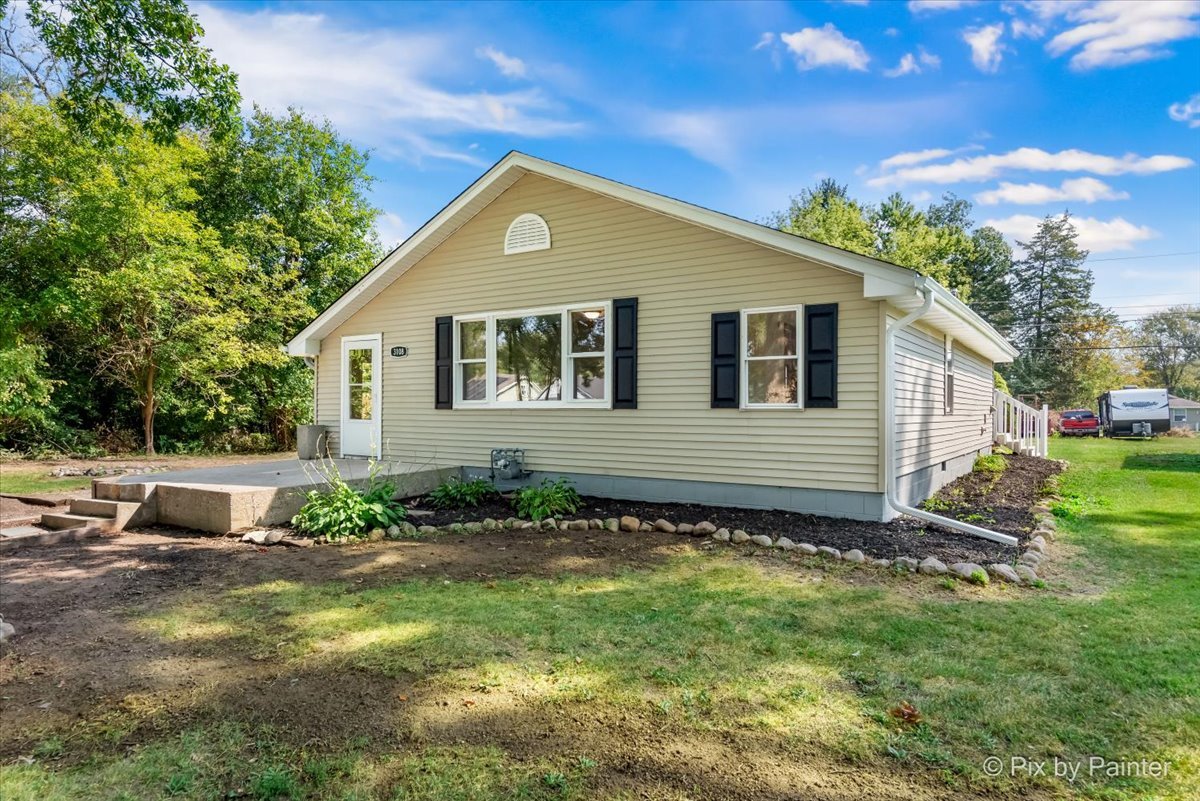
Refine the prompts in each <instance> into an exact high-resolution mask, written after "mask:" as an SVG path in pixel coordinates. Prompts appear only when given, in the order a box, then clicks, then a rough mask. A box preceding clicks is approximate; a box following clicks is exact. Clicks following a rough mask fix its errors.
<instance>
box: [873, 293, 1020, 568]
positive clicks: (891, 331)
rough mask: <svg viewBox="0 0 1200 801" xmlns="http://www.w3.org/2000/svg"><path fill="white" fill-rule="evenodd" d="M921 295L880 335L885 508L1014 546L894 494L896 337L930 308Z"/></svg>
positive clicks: (928, 298) (927, 296)
mask: <svg viewBox="0 0 1200 801" xmlns="http://www.w3.org/2000/svg"><path fill="white" fill-rule="evenodd" d="M918 291H920V292H923V293H924V296H925V302H924V303H922V304H921V307H920V308H919V309H916V310H915V311H911V312H909V313H908V314H906V315H905V316H904V317H901V318H900V319H899V320H896V321H894V322H891V323H889V324H888V327H887V333H886V334H885V335H884V357H883V358H884V359H885V360H886V361H885V373H886V386H885V388H884V395H883V403H884V407H883V415H884V420H885V421H886V425H885V426H884V440H885V441H884V445H883V453H884V454H885V457H886V458H887V463H886V464H885V465H884V474H885V475H886V476H887V482H886V483H887V492H886V493H885V496H886V497H887V502H888V505H889V506H891V507H892V508H893V509H895V510H896V511H897V512H899V513H900V514H902V515H908V516H909V517H915V518H917V519H919V520H924V521H926V522H928V523H937V524H938V525H939V526H944V527H946V528H951V529H954V530H955V531H961V532H963V533H964V534H971V535H972V536H975V537H982V538H984V539H987V540H991V541H992V542H999V543H1003V544H1004V545H1013V546H1015V545H1017V544H1018V540H1017V538H1016V537H1010V536H1009V535H1008V534H1001V533H1000V532H999V531H992V530H991V529H987V528H980V527H979V526H973V525H971V524H970V523H963V522H960V521H958V520H951V519H950V518H948V517H942V516H941V515H935V514H932V513H930V512H926V511H923V510H921V509H914V508H913V507H911V506H908V505H907V504H903V503H901V502H900V498H899V495H898V494H897V492H896V334H897V332H899V331H900V330H901V329H903V328H906V327H908V326H909V325H911V324H912V323H914V322H916V321H917V319H919V318H920V317H922V316H924V315H925V314H927V313H928V312H929V310H930V309H932V308H933V301H934V293H933V291H932V290H931V289H930V288H929V287H928V286H926V287H925V288H924V289H923V290H918Z"/></svg>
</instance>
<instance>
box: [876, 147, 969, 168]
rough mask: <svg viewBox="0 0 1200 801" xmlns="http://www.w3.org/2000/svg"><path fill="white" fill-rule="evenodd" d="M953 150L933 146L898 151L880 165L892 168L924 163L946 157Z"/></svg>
mask: <svg viewBox="0 0 1200 801" xmlns="http://www.w3.org/2000/svg"><path fill="white" fill-rule="evenodd" d="M953 152H954V151H953V150H947V149H946V148H944V147H931V148H929V149H927V150H914V151H911V152H909V153H897V154H896V155H894V156H889V157H888V158H886V159H884V160H883V161H881V162H879V166H880V167H882V168H883V169H885V170H890V169H892V168H893V167H911V166H912V165H914V164H924V163H925V162H927V161H936V160H937V159H941V158H945V157H946V156H949V155H950V154H952V153H953Z"/></svg>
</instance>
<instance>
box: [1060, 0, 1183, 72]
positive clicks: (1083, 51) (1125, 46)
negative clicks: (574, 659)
mask: <svg viewBox="0 0 1200 801" xmlns="http://www.w3.org/2000/svg"><path fill="white" fill-rule="evenodd" d="M1047 13H1051V14H1063V15H1065V17H1066V19H1067V20H1069V21H1070V22H1072V23H1076V24H1075V26H1074V27H1072V28H1069V29H1067V30H1065V31H1063V32H1062V33H1060V34H1058V35H1057V36H1055V37H1054V38H1053V39H1051V40H1050V41H1049V42H1048V43H1047V44H1046V50H1047V51H1048V52H1049V53H1050V54H1051V55H1054V56H1061V55H1064V54H1066V53H1068V52H1071V51H1075V54H1074V55H1073V56H1071V67H1072V68H1073V69H1076V70H1089V69H1095V68H1098V67H1118V66H1121V65H1123V64H1134V63H1136V62H1139V61H1147V60H1149V59H1155V58H1164V57H1166V56H1169V55H1171V51H1170V50H1168V49H1166V47H1165V45H1166V44H1168V43H1170V42H1174V41H1179V40H1181V39H1190V38H1192V37H1194V36H1197V35H1200V0H1156V1H1155V2H1126V1H1125V0H1103V2H1097V3H1090V4H1077V5H1073V6H1065V7H1064V6H1059V7H1055V8H1053V9H1052V10H1051V11H1048V12H1047Z"/></svg>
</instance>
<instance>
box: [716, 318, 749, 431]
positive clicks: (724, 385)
mask: <svg viewBox="0 0 1200 801" xmlns="http://www.w3.org/2000/svg"><path fill="white" fill-rule="evenodd" d="M741 326H742V323H741V314H740V313H739V312H718V313H717V314H714V315H713V316H712V408H714V409H736V408H738V387H739V385H740V384H741V381H739V380H738V348H739V347H740V344H739V341H740V340H741V338H742V337H741V330H740V329H741Z"/></svg>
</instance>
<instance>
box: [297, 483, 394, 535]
mask: <svg viewBox="0 0 1200 801" xmlns="http://www.w3.org/2000/svg"><path fill="white" fill-rule="evenodd" d="M326 481H328V482H329V485H330V489H329V491H328V492H319V491H317V490H313V491H312V492H310V493H308V500H307V502H306V503H305V504H304V506H303V507H301V509H300V511H299V512H298V513H297V514H296V516H295V517H293V518H292V525H293V526H295V527H296V528H297V529H298V530H300V531H303V532H305V533H307V534H312V535H314V536H324V537H325V538H326V539H328V540H330V541H341V540H344V539H348V538H352V537H353V538H358V537H362V536H364V535H365V534H366V533H367V532H368V531H370V530H371V529H373V528H387V527H388V526H393V525H396V524H398V523H400V522H401V521H403V520H404V518H405V517H407V516H408V513H407V511H406V510H405V508H404V505H403V504H401V503H399V502H397V501H394V500H392V497H393V496H394V495H395V494H396V485H395V484H392V483H389V482H386V481H384V482H379V481H376V480H375V472H374V466H372V471H371V476H370V478H369V479H368V483H367V488H366V489H364V490H362V491H359V490H356V489H355V488H354V487H352V486H350V485H349V484H347V483H346V481H345V480H344V479H343V478H342V477H341V475H340V474H338V473H337V472H336V471H331V472H330V473H329V475H327V476H326Z"/></svg>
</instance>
